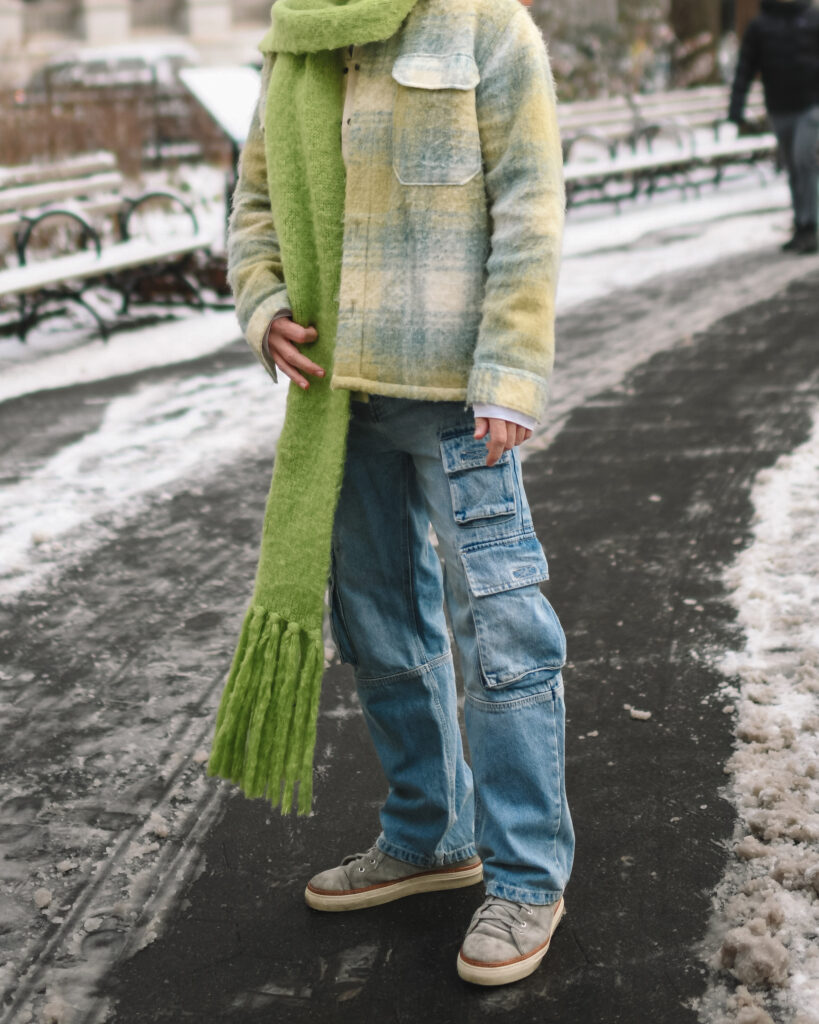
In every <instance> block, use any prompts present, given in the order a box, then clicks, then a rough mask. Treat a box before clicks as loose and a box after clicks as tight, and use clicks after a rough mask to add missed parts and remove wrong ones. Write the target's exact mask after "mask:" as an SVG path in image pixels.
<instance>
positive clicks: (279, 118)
mask: <svg viewBox="0 0 819 1024" xmlns="http://www.w3.org/2000/svg"><path fill="white" fill-rule="evenodd" d="M414 3H415V0H347V2H345V0H278V3H276V4H275V5H274V6H273V10H272V27H271V28H270V30H269V31H268V33H267V34H266V35H265V37H264V39H263V40H262V43H261V45H260V49H261V50H262V52H264V53H273V54H276V59H275V63H274V65H273V71H272V74H271V79H270V86H269V91H268V94H267V104H266V115H265V135H266V158H267V172H268V182H269V188H270V200H271V206H272V211H273V220H274V223H275V224H276V230H277V234H278V239H279V244H280V246H281V253H282V263H283V266H284V277H285V281H286V284H287V294H288V297H289V299H290V304H291V307H292V309H293V319H294V320H295V321H296V322H297V323H299V324H302V325H304V326H307V325H309V324H313V325H315V327H316V329H317V331H318V341H317V342H316V343H315V345H314V346H312V347H311V351H310V357H311V358H312V359H314V360H315V361H316V362H317V363H319V365H321V366H323V367H324V368H325V369H326V370H327V376H326V377H325V378H324V379H322V380H318V379H314V380H312V381H311V384H310V388H309V389H308V390H307V391H302V389H301V388H299V387H297V386H296V385H295V384H291V385H290V390H289V394H288V397H287V416H286V418H285V424H284V429H283V431H282V435H281V438H280V440H279V444H278V449H277V452H276V463H275V467H274V471H273V481H272V483H271V486H270V494H269V496H268V500H267V508H266V510H265V517H264V527H263V531H262V544H261V554H260V558H259V567H258V571H257V574H256V585H255V590H254V594H253V599H252V601H251V604H250V608H249V609H248V612H247V615H246V617H245V621H244V625H243V626H242V632H241V636H240V638H239V644H238V647H237V650H236V653H235V655H234V658H233V664H232V666H231V669H230V674H229V676H228V680H227V684H226V686H225V690H224V693H223V695H222V702H221V705H220V708H219V713H218V716H217V720H216V734H215V737H214V741H213V749H212V751H211V757H210V763H209V765H208V772H209V774H211V775H220V776H222V777H223V778H226V779H230V780H231V781H232V782H236V783H238V784H239V785H240V786H241V788H242V790H243V791H244V792H245V794H246V795H247V796H249V797H261V796H266V797H267V798H268V799H269V800H270V801H271V803H272V804H273V805H274V806H275V805H277V804H279V803H281V808H282V812H283V813H285V812H287V811H289V810H290V809H291V807H292V805H293V796H294V791H295V790H296V788H297V789H298V811H299V813H300V814H306V813H307V812H308V811H309V810H310V807H311V803H312V791H313V785H312V774H313V749H314V747H315V741H316V717H317V713H318V700H319V692H320V688H321V677H322V673H323V668H324V644H323V637H322V622H323V618H324V594H325V590H326V587H327V577H328V573H329V567H330V546H331V540H332V531H333V517H334V515H335V509H336V504H337V501H338V495H339V491H340V490H341V480H342V476H343V472H344V454H345V446H346V440H347V424H348V418H349V392H347V391H332V390H331V389H330V384H329V381H330V376H331V369H332V358H333V348H334V345H335V336H336V325H337V308H336V299H335V296H336V295H337V293H338V286H339V280H340V272H341V249H342V237H343V221H344V191H345V184H346V180H345V179H346V176H345V170H344V163H343V160H342V156H341V128H340V126H341V118H342V108H343V86H342V68H343V59H342V53H341V50H342V49H343V48H344V47H346V46H349V45H351V44H359V45H361V44H364V43H370V42H375V41H376V40H379V39H388V38H389V37H390V36H392V35H394V34H395V33H396V32H397V31H398V29H399V28H400V26H401V23H402V21H403V20H404V18H405V17H406V16H407V14H408V13H409V11H410V10H411V9H412V7H413V5H414Z"/></svg>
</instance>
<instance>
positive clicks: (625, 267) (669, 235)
mask: <svg viewBox="0 0 819 1024" xmlns="http://www.w3.org/2000/svg"><path fill="white" fill-rule="evenodd" d="M788 204H789V199H788V190H787V187H786V186H785V185H784V183H782V182H776V183H771V184H768V185H767V186H765V187H764V188H762V187H757V188H754V189H749V190H747V191H746V192H743V193H740V194H734V193H732V192H728V193H726V194H725V195H711V196H708V197H705V198H703V199H699V200H689V201H687V202H683V203H679V202H678V203H676V204H674V205H673V206H659V207H657V209H656V210H655V209H651V208H648V209H645V208H643V209H637V210H635V211H634V212H633V213H631V214H623V215H621V217H607V218H605V219H602V220H600V221H586V222H583V223H580V224H577V225H575V224H573V223H572V221H571V220H570V221H569V224H568V227H567V229H566V241H565V254H566V259H565V261H564V264H563V268H562V270H561V277H560V290H559V294H558V312H566V311H567V310H568V309H571V308H572V307H574V306H577V305H579V304H580V303H581V302H587V301H588V300H590V299H596V298H600V297H602V296H604V295H609V294H611V293H613V292H617V291H620V290H626V289H630V288H637V287H639V286H640V285H641V284H644V283H645V282H646V281H649V280H651V278H653V277H658V276H660V275H662V274H671V273H679V272H680V271H684V270H689V269H691V268H692V267H697V266H702V265H703V264H704V263H713V262H716V261H718V260H720V259H724V258H726V257H728V256H735V255H737V254H738V253H743V252H748V251H750V250H753V249H762V248H765V247H766V246H775V245H777V244H778V243H780V242H782V241H784V239H785V237H786V236H787V233H788V232H789V228H790V222H789V217H788V215H787V214H786V213H784V211H786V210H787V208H788Z"/></svg>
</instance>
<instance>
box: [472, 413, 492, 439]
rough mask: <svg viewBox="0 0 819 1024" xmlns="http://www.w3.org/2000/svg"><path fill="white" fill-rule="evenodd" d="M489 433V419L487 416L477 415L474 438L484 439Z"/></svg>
mask: <svg viewBox="0 0 819 1024" xmlns="http://www.w3.org/2000/svg"><path fill="white" fill-rule="evenodd" d="M488 433H489V420H488V419H487V418H486V417H485V416H476V417H475V433H474V435H473V436H474V438H475V440H476V441H480V440H482V439H483V438H484V437H486V435H487V434H488Z"/></svg>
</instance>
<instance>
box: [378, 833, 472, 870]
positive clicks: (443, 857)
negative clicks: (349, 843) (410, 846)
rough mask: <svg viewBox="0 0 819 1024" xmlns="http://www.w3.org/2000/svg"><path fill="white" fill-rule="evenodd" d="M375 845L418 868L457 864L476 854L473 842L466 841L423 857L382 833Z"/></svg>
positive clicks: (388, 854)
mask: <svg viewBox="0 0 819 1024" xmlns="http://www.w3.org/2000/svg"><path fill="white" fill-rule="evenodd" d="M375 845H376V846H377V847H378V849H379V850H380V851H381V852H382V853H386V855H387V856H388V857H394V858H395V859H396V860H400V861H403V862H404V863H405V864H414V865H415V866H416V867H419V868H437V867H443V866H444V865H447V864H457V863H459V862H460V861H462V860H469V858H470V857H474V856H476V854H477V850H476V848H475V844H474V843H468V844H467V845H466V846H462V847H460V848H459V849H457V850H449V851H448V852H447V853H441V854H438V855H437V856H435V857H424V856H423V855H422V854H419V853H413V852H411V851H410V850H405V849H404V848H403V847H402V846H396V845H395V843H391V842H389V841H388V840H387V839H385V838H384V836H383V835H381V836H379V837H378V839H377V840H376V844H375Z"/></svg>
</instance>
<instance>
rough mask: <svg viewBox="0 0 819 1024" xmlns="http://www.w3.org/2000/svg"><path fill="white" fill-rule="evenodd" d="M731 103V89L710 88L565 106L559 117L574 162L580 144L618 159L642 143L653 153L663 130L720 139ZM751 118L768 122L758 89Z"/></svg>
mask: <svg viewBox="0 0 819 1024" xmlns="http://www.w3.org/2000/svg"><path fill="white" fill-rule="evenodd" d="M728 102H729V91H728V88H727V87H726V86H705V87H701V88H697V89H676V90H672V91H670V92H658V93H637V94H634V95H632V96H628V97H626V96H611V97H604V98H602V99H595V100H583V101H580V102H577V103H562V104H560V106H559V108H558V113H559V119H560V128H561V134H562V137H563V140H564V157H565V158H566V160H569V159H570V158H571V155H572V151H573V149H574V148H575V146H576V144H577V142H578V140H580V139H585V140H587V141H593V142H596V143H597V144H598V145H600V146H601V148H602V147H603V146H605V147H606V148H608V149H609V150H610V152H611V155H612V156H613V155H615V153H616V152H617V151H618V150H619V149H621V148H623V147H624V146H625V147H628V148H630V149H632V150H634V149H636V148H637V147H638V146H639V145H640V143H642V142H647V143H648V146H647V148H649V149H650V148H651V141H652V139H653V138H654V137H656V135H657V134H658V133H659V132H660V131H662V130H663V129H665V130H668V129H669V128H674V129H676V131H677V134H686V133H693V132H695V131H697V130H698V129H702V128H708V129H711V130H713V131H714V133H715V135H718V134H719V130H720V126H721V125H722V124H724V122H725V118H726V114H727V111H728ZM746 116H747V119H748V120H749V121H751V122H753V123H761V122H763V121H764V119H765V103H764V98H763V95H762V88H761V86H760V85H759V84H758V83H757V84H756V85H754V87H753V88H752V90H751V93H750V95H749V97H748V102H747V105H746Z"/></svg>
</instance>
